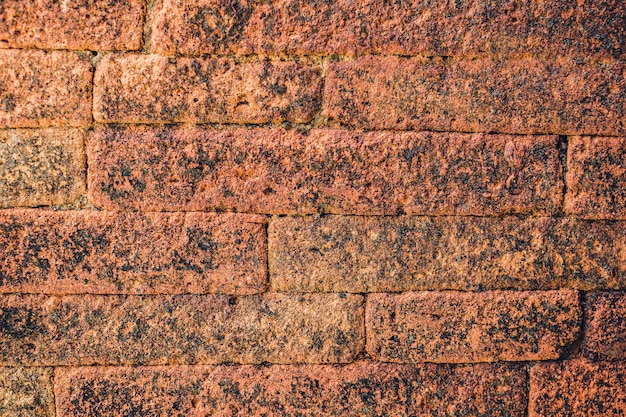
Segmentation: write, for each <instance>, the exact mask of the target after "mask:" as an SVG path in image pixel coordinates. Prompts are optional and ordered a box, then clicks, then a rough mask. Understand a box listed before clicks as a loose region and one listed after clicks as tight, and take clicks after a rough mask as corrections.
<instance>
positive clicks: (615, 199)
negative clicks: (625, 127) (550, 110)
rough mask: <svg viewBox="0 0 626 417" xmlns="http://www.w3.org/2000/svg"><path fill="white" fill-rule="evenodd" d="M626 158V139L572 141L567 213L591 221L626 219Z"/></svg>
mask: <svg viewBox="0 0 626 417" xmlns="http://www.w3.org/2000/svg"><path fill="white" fill-rule="evenodd" d="M625 158H626V138H625V137H621V138H601V137H593V138H591V137H574V138H570V140H569V143H568V149H567V167H568V171H567V194H566V195H565V210H566V211H567V212H568V213H572V214H575V215H578V216H582V217H585V218H588V219H626V192H625V191H624V190H625V189H626V164H625V163H624V160H625Z"/></svg>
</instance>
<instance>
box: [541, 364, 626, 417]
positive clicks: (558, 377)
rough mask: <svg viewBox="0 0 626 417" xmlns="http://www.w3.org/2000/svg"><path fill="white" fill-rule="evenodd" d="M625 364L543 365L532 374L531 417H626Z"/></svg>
mask: <svg viewBox="0 0 626 417" xmlns="http://www.w3.org/2000/svg"><path fill="white" fill-rule="evenodd" d="M624 381H626V365H625V363H624V362H616V363H611V362H598V363H591V362H587V361H585V360H584V359H576V360H571V361H564V362H554V363H541V364H538V365H536V366H533V367H532V369H531V371H530V402H529V415H530V416H531V417H538V416H550V417H560V416H568V417H583V416H584V417H587V416H605V417H617V416H623V415H625V414H626V390H624Z"/></svg>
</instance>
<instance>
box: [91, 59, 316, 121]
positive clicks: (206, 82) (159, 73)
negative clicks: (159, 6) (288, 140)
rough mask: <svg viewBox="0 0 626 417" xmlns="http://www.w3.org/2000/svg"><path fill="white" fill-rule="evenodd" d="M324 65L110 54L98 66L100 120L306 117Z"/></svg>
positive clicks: (96, 100) (96, 107) (309, 115)
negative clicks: (321, 67) (321, 66)
mask: <svg viewBox="0 0 626 417" xmlns="http://www.w3.org/2000/svg"><path fill="white" fill-rule="evenodd" d="M320 74H321V71H320V68H317V67H312V66H307V65H304V64H298V63H295V62H270V61H259V62H247V63H238V62H236V61H235V60H234V59H230V58H195V59H194V58H179V59H176V60H175V59H171V58H167V57H162V56H158V55H109V56H106V57H105V58H104V59H103V60H102V61H101V62H100V65H99V66H98V70H97V71H96V76H95V81H94V83H95V87H94V118H95V119H96V121H99V122H106V123H115V122H119V123H152V122H189V123H211V122H215V123H265V122H283V121H289V122H307V121H309V120H311V119H312V118H313V116H314V115H315V113H316V112H317V111H318V109H319V106H320V101H321V75H320Z"/></svg>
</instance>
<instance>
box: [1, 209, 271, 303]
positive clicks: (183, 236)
mask: <svg viewBox="0 0 626 417" xmlns="http://www.w3.org/2000/svg"><path fill="white" fill-rule="evenodd" d="M263 220H264V219H263V217H261V216H254V215H237V214H219V215H216V214H202V213H187V214H182V213H177V214H171V213H146V214H139V213H111V212H98V211H61V212H55V211H39V210H15V211H13V210H11V211H2V212H0V292H30V293H48V294H71V293H99V294H129V293H131V294H132V293H141V294H154V293H170V294H171V293H199V294H201V293H230V294H251V293H257V292H260V291H263V290H264V289H265V287H266V281H267V277H266V257H267V254H266V251H267V249H266V239H265V226H264V225H263V224H261V223H262V222H263Z"/></svg>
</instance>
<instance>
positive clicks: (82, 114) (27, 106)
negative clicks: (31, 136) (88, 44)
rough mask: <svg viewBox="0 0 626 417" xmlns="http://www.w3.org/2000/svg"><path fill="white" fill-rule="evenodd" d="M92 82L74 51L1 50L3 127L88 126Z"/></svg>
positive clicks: (87, 68)
mask: <svg viewBox="0 0 626 417" xmlns="http://www.w3.org/2000/svg"><path fill="white" fill-rule="evenodd" d="M91 79H92V66H91V63H90V62H89V61H88V60H87V59H84V58H80V57H79V56H78V55H77V54H75V53H73V52H44V51H20V50H0V128H2V127H45V126H88V125H89V124H91Z"/></svg>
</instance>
